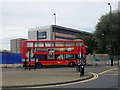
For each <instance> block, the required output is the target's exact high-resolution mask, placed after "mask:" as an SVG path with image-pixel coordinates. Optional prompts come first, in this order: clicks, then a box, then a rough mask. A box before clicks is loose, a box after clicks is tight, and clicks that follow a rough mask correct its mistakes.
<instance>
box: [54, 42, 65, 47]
mask: <svg viewBox="0 0 120 90" xmlns="http://www.w3.org/2000/svg"><path fill="white" fill-rule="evenodd" d="M55 46H64V42H55Z"/></svg>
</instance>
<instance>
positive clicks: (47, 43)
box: [45, 42, 54, 47]
mask: <svg viewBox="0 0 120 90" xmlns="http://www.w3.org/2000/svg"><path fill="white" fill-rule="evenodd" d="M45 46H48V47H50V46H54V43H53V42H45Z"/></svg>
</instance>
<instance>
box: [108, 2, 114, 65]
mask: <svg viewBox="0 0 120 90" xmlns="http://www.w3.org/2000/svg"><path fill="white" fill-rule="evenodd" d="M108 5H109V6H110V25H109V31H110V37H111V38H110V51H111V53H110V54H111V66H113V46H112V44H113V43H112V21H111V19H112V18H111V15H112V13H111V11H112V6H111V5H110V3H108Z"/></svg>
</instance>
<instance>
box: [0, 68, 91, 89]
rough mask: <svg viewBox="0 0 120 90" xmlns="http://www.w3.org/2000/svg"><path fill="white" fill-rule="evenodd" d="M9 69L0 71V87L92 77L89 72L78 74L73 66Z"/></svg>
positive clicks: (55, 82) (45, 83) (73, 80)
mask: <svg viewBox="0 0 120 90" xmlns="http://www.w3.org/2000/svg"><path fill="white" fill-rule="evenodd" d="M11 69H13V70H11ZM11 69H10V70H8V71H2V88H14V87H16V88H17V87H33V86H48V85H57V84H65V83H72V82H77V81H82V80H86V79H90V78H92V77H93V75H92V74H91V73H87V72H85V75H84V76H80V73H79V72H76V70H75V68H67V67H64V68H46V69H44V68H43V69H37V70H34V69H31V70H30V71H29V70H26V71H25V70H24V69H23V68H21V69H20V68H18V69H16V68H11Z"/></svg>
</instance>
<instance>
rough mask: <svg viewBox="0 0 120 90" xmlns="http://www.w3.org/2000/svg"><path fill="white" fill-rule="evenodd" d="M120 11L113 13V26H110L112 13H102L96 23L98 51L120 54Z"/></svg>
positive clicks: (95, 33)
mask: <svg viewBox="0 0 120 90" xmlns="http://www.w3.org/2000/svg"><path fill="white" fill-rule="evenodd" d="M119 15H120V12H119V11H113V12H112V14H111V27H110V14H109V13H107V14H105V15H102V16H101V17H100V19H99V22H98V23H97V25H96V30H95V32H94V38H95V40H96V41H97V42H98V43H97V49H96V50H95V52H96V53H109V54H111V47H112V48H113V49H112V50H113V51H112V53H113V54H114V55H120V28H119V27H120V16H119Z"/></svg>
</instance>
